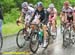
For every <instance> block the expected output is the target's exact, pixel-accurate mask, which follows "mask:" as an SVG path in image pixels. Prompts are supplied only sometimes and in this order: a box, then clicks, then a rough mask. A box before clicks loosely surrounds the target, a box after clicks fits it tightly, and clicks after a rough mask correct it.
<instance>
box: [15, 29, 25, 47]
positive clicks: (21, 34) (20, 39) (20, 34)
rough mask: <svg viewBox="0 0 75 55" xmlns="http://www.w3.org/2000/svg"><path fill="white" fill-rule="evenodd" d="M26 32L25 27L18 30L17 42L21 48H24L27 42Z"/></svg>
mask: <svg viewBox="0 0 75 55" xmlns="http://www.w3.org/2000/svg"><path fill="white" fill-rule="evenodd" d="M24 32H25V31H24V29H21V30H20V31H19V32H18V34H17V37H16V43H17V46H18V47H19V48H23V47H24V46H25V42H26V41H25V37H26V36H24V34H25V33H24Z"/></svg>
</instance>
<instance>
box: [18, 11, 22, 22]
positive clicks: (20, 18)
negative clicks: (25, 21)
mask: <svg viewBox="0 0 75 55" xmlns="http://www.w3.org/2000/svg"><path fill="white" fill-rule="evenodd" d="M22 17H23V12H21V13H20V17H19V19H18V20H19V21H21V20H22Z"/></svg>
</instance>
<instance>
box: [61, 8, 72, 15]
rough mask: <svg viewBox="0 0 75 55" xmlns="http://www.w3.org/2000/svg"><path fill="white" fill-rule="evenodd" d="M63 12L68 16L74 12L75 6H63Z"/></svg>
mask: <svg viewBox="0 0 75 55" xmlns="http://www.w3.org/2000/svg"><path fill="white" fill-rule="evenodd" d="M62 12H64V13H66V14H67V15H68V16H71V15H72V13H73V8H72V7H68V9H66V8H65V7H63V8H62Z"/></svg>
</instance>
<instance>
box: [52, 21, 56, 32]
mask: <svg viewBox="0 0 75 55" xmlns="http://www.w3.org/2000/svg"><path fill="white" fill-rule="evenodd" d="M55 29H56V22H55V20H53V21H52V32H55Z"/></svg>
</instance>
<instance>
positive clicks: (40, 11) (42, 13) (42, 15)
mask: <svg viewBox="0 0 75 55" xmlns="http://www.w3.org/2000/svg"><path fill="white" fill-rule="evenodd" d="M37 15H38V16H37ZM35 17H38V18H35ZM47 18H48V12H47V11H46V10H44V6H43V3H42V2H38V3H37V8H36V10H35V12H34V15H33V18H32V20H31V22H32V23H36V24H39V23H40V22H42V23H43V24H44V25H43V27H42V29H43V32H44V44H43V45H42V44H41V45H42V46H43V47H46V45H47V42H46V39H47V38H46V37H47V31H46V30H47V26H46V24H47V22H48V19H47Z"/></svg>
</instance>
